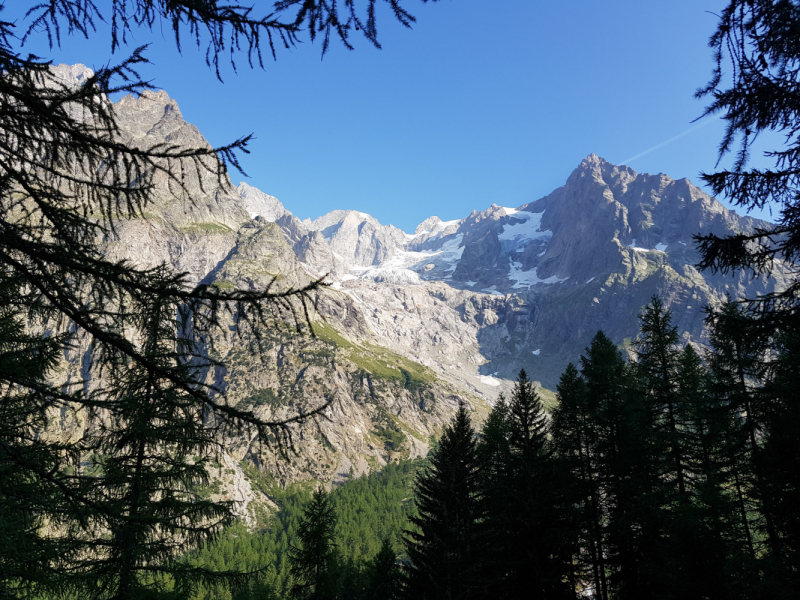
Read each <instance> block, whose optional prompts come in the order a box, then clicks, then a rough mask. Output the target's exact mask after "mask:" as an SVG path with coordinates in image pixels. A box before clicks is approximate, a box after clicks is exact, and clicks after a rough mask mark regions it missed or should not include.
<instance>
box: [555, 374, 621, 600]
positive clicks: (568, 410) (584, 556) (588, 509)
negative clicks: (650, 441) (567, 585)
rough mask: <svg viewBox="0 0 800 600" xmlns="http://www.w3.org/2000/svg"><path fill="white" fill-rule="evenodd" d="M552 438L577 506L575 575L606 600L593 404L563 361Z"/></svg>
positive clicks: (602, 515) (585, 390) (597, 451)
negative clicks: (568, 477)
mask: <svg viewBox="0 0 800 600" xmlns="http://www.w3.org/2000/svg"><path fill="white" fill-rule="evenodd" d="M556 390H557V393H558V406H556V408H555V410H554V411H553V425H552V437H553V444H554V446H555V452H556V456H557V457H558V459H559V463H560V466H561V468H562V469H566V470H567V472H568V473H569V475H570V479H569V480H568V481H569V483H571V484H572V485H571V486H568V489H567V490H566V494H567V497H568V498H569V499H570V500H571V501H572V502H574V503H575V505H576V506H577V507H578V511H577V513H576V514H575V515H574V522H573V527H574V532H575V534H576V535H577V541H576V545H575V547H576V557H575V561H576V579H577V580H579V581H581V582H589V585H588V587H589V589H591V592H592V594H593V595H594V597H596V598H600V599H601V600H607V598H608V582H607V580H606V564H605V544H604V531H603V527H604V513H603V508H604V507H603V501H602V498H603V494H602V488H601V485H600V472H599V469H600V461H599V460H598V459H599V448H598V441H599V440H598V431H597V430H596V422H597V419H598V417H599V415H598V414H597V411H596V405H594V404H590V402H589V394H588V390H587V386H586V382H585V380H584V379H583V378H582V377H581V375H580V373H579V372H578V370H577V369H576V368H575V365H573V364H572V363H570V364H569V365H567V368H566V369H565V371H564V373H562V375H561V378H560V380H559V383H558V386H557V388H556Z"/></svg>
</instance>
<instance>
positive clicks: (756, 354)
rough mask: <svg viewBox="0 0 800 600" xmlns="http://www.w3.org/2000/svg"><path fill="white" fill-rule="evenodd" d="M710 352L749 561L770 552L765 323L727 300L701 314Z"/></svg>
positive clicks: (773, 535)
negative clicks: (763, 385)
mask: <svg viewBox="0 0 800 600" xmlns="http://www.w3.org/2000/svg"><path fill="white" fill-rule="evenodd" d="M706 327H707V329H708V332H709V340H710V343H711V351H710V352H709V353H708V355H707V360H708V365H709V370H710V373H711V377H712V385H713V390H712V393H713V395H714V396H715V398H716V399H717V402H719V403H720V409H721V410H722V411H724V412H725V413H726V415H727V418H726V419H725V422H727V424H728V425H727V434H726V435H725V444H726V447H725V449H726V454H727V462H728V470H729V472H730V473H731V475H732V477H733V488H734V489H735V490H736V496H737V503H738V506H739V513H740V521H741V527H742V530H743V532H744V536H745V538H746V540H747V541H746V544H747V552H748V554H749V555H750V557H751V559H752V560H755V559H756V557H757V556H758V555H761V554H762V553H763V550H764V549H763V547H762V546H763V541H764V540H765V541H766V544H767V546H768V547H769V548H771V549H772V550H773V551H774V549H775V544H776V532H775V527H774V524H773V518H772V515H771V512H770V511H769V510H768V508H767V507H766V506H765V505H764V501H763V500H764V498H763V489H764V458H763V453H762V450H761V443H760V442H759V439H760V438H761V436H762V431H763V430H764V427H765V425H766V424H765V419H766V413H767V408H766V403H765V395H764V394H763V393H762V392H761V382H762V381H763V380H764V377H765V376H766V362H767V361H766V357H767V354H768V352H767V348H768V347H769V346H770V344H771V335H770V333H769V330H768V328H763V327H761V326H760V325H759V324H758V323H757V322H756V320H754V319H753V318H752V317H751V316H750V315H748V314H747V313H746V311H745V310H743V308H742V307H741V306H740V305H738V304H736V303H734V302H732V301H730V300H728V301H727V302H726V303H724V304H723V305H722V307H720V308H719V309H718V310H717V311H712V312H709V314H708V316H707V318H706Z"/></svg>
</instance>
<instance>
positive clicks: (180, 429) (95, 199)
mask: <svg viewBox="0 0 800 600" xmlns="http://www.w3.org/2000/svg"><path fill="white" fill-rule="evenodd" d="M386 3H387V4H388V6H389V7H390V8H391V10H392V12H393V14H394V16H395V17H396V18H397V19H398V20H399V21H400V22H401V23H403V24H405V25H410V23H411V22H413V17H411V15H409V14H408V13H407V12H406V10H405V9H404V8H403V6H402V4H401V2H399V0H386ZM97 4H99V3H94V2H91V1H90V0H52V1H51V2H42V3H33V2H31V4H30V6H31V9H30V11H29V13H28V16H27V17H26V20H25V23H24V25H22V24H20V27H24V29H17V25H16V24H13V23H9V22H0V296H2V300H3V303H2V308H1V309H0V310H1V311H2V312H0V386H1V390H0V394H2V395H0V403H1V404H0V414H1V415H2V416H3V420H2V423H0V472H1V473H2V474H3V477H2V483H0V511H1V512H0V531H2V532H3V533H4V534H5V535H6V537H5V540H7V541H11V542H12V543H3V544H0V565H2V570H0V594H2V595H4V597H11V598H14V597H21V598H25V597H31V596H35V595H37V594H40V593H48V592H52V593H54V594H74V595H75V596H77V597H86V598H92V597H97V598H120V599H122V598H132V597H141V596H142V595H148V596H149V597H152V596H154V595H156V594H159V593H168V592H169V593H170V594H172V595H175V594H177V597H180V596H182V595H185V594H187V593H188V591H189V590H190V589H191V579H192V578H195V579H196V578H200V579H202V578H209V577H216V576H217V575H215V574H213V573H210V572H205V571H203V570H202V569H189V568H188V567H186V566H185V565H180V564H178V563H177V562H175V561H174V560H173V559H174V558H175V555H176V554H177V553H179V552H182V551H183V550H184V549H185V548H187V547H189V546H190V545H191V544H192V543H194V542H196V541H197V540H198V539H200V538H203V537H207V536H210V535H213V534H214V533H215V532H216V531H218V530H219V527H220V526H221V525H223V524H224V523H226V522H228V521H229V520H230V518H231V506H230V505H229V504H227V503H224V502H211V501H209V500H201V499H200V498H199V497H198V496H197V493H196V489H197V488H198V486H200V485H201V484H202V483H203V481H204V480H205V479H206V474H205V468H206V465H207V463H208V462H209V461H210V460H211V459H212V457H213V455H214V453H215V440H217V439H218V435H219V434H220V433H222V432H223V431H224V430H226V429H237V430H239V429H242V428H249V429H251V430H253V431H254V432H255V433H256V434H257V436H258V439H259V440H260V441H261V442H262V443H264V444H269V443H270V441H269V440H270V439H277V442H276V443H277V444H278V445H279V448H280V449H281V450H282V451H285V450H286V449H287V448H290V447H291V445H292V440H291V426H292V425H293V423H295V422H298V421H300V420H302V419H301V417H300V416H299V415H298V416H296V417H294V418H289V419H287V420H282V421H273V422H265V421H263V420H261V419H259V418H258V417H257V416H256V415H255V414H253V413H252V412H250V411H247V410H240V409H237V408H234V407H232V406H230V405H229V404H228V402H227V401H226V399H225V395H224V393H223V391H222V390H221V389H218V388H217V387H215V386H214V385H212V384H209V383H208V379H207V377H206V374H207V373H208V371H209V370H210V369H212V368H215V367H219V366H220V365H218V364H217V363H216V361H215V360H213V359H212V358H211V352H210V351H209V344H211V343H212V342H213V332H214V330H215V329H217V328H218V327H219V326H220V324H221V322H222V320H223V318H224V317H227V316H230V317H232V318H234V319H235V322H236V324H237V330H238V333H239V334H240V335H242V336H249V337H250V338H251V339H253V340H255V341H254V343H255V345H256V346H258V345H259V340H260V337H259V331H260V330H261V329H263V328H264V327H266V326H270V325H269V323H271V322H274V321H275V320H276V318H277V320H279V321H284V322H289V323H292V321H294V323H295V324H297V325H298V326H299V325H300V324H302V323H303V322H304V321H307V320H308V315H307V313H306V312H305V308H306V300H307V299H308V294H309V293H310V292H312V291H313V290H314V289H315V288H316V287H317V286H318V284H317V283H312V284H310V285H309V286H307V287H306V288H304V289H296V290H289V291H285V292H276V291H275V290H274V289H271V288H270V287H268V288H267V289H263V290H246V291H245V290H236V289H233V290H220V289H217V288H213V287H208V286H199V287H195V286H193V285H190V283H189V279H188V276H187V275H186V274H182V273H175V272H173V270H172V269H171V268H169V267H168V266H166V265H163V264H162V265H158V266H155V267H153V268H141V267H137V266H135V265H133V264H131V263H129V262H125V261H112V260H109V259H107V258H106V257H105V256H104V254H103V251H102V248H101V246H100V245H99V244H98V243H99V242H100V241H102V240H113V239H114V238H115V234H116V227H117V226H118V224H119V223H120V222H121V220H123V219H128V218H131V217H132V216H133V217H142V218H144V217H145V214H146V210H147V207H148V205H149V204H150V203H151V201H152V199H153V194H154V191H155V185H156V182H157V181H159V180H160V181H166V186H167V189H168V190H169V192H170V193H172V194H174V195H175V196H181V195H183V194H185V193H186V192H187V187H186V184H185V183H184V182H185V181H186V180H187V179H191V180H200V181H202V180H203V177H204V176H205V177H206V178H207V179H208V175H210V176H211V180H216V181H217V182H218V183H219V184H221V185H227V171H226V170H227V167H228V166H230V165H233V166H234V167H238V164H237V160H236V153H237V152H238V151H245V152H246V151H247V150H246V145H247V142H248V139H249V138H247V137H245V138H242V139H239V140H237V141H235V142H233V143H232V144H230V145H228V146H224V147H220V148H208V147H202V148H183V147H178V146H175V145H171V144H169V143H167V144H158V145H151V146H137V147H129V146H127V145H125V144H123V143H122V141H121V140H122V132H121V131H120V129H119V128H118V126H117V124H116V122H115V115H114V106H113V104H111V103H110V101H109V100H108V98H109V97H111V96H113V95H114V94H119V93H132V94H139V93H141V92H142V91H143V90H145V89H147V88H148V87H149V86H148V84H147V83H146V82H144V81H142V80H141V78H140V77H139V76H138V74H137V72H136V69H137V67H138V66H139V65H141V64H142V63H143V62H145V58H144V48H139V49H137V50H135V51H134V52H133V53H132V55H131V56H130V57H129V58H127V59H124V60H121V61H120V62H119V63H118V64H117V65H114V66H107V67H104V68H101V69H99V70H98V71H97V72H96V73H95V74H94V75H93V76H92V77H90V78H88V80H86V81H84V82H81V84H76V83H75V82H65V81H62V80H60V79H59V78H58V77H57V76H56V75H55V74H54V73H53V71H51V70H50V69H49V67H48V62H47V61H46V60H45V59H40V58H37V57H32V56H26V55H24V54H22V49H23V46H22V41H23V40H25V39H28V38H31V37H32V36H40V35H45V36H47V37H48V38H49V40H50V42H51V45H52V44H58V43H60V41H61V39H62V38H63V36H65V35H74V34H80V35H83V36H90V35H96V33H95V24H97V23H98V22H99V21H101V20H107V22H108V23H109V24H110V26H111V40H110V42H111V48H112V50H118V49H121V48H122V47H124V46H125V45H126V44H127V42H128V40H129V39H131V37H132V35H133V33H134V32H135V31H138V30H141V29H144V30H156V31H157V30H158V29H160V27H161V26H162V24H163V25H166V26H167V27H168V28H171V29H172V31H173V33H174V35H175V40H176V44H177V46H178V49H180V42H181V41H183V40H185V39H187V38H188V39H190V40H192V41H193V42H197V43H198V44H207V54H206V58H207V61H208V63H209V65H210V66H211V67H212V68H214V69H216V71H217V74H219V56H220V54H221V53H223V52H229V51H230V52H231V60H233V57H234V56H244V57H246V59H247V60H248V61H249V63H250V64H251V65H253V64H261V62H262V50H267V49H268V52H269V53H271V54H273V55H274V54H275V53H276V51H277V48H279V47H280V46H292V45H294V44H296V43H298V42H300V41H302V40H303V39H304V38H306V37H308V38H310V39H311V40H314V39H317V38H319V39H320V41H321V46H322V52H323V53H324V52H326V51H327V50H328V49H329V47H330V43H331V41H332V40H334V39H336V38H338V39H340V40H341V41H342V43H343V44H344V45H345V46H346V47H351V36H352V34H353V33H354V32H360V33H359V35H364V36H365V38H366V39H367V40H368V41H369V42H371V43H372V44H374V45H378V41H377V34H376V21H375V7H376V4H377V2H376V0H363V2H351V1H345V2H337V1H336V0H333V1H328V2H317V1H314V0H311V1H305V0H304V1H302V2H301V1H299V0H297V1H295V0H284V1H282V2H278V3H277V4H276V5H275V6H274V7H273V9H272V10H273V12H272V13H270V14H267V15H265V16H260V15H257V14H256V13H255V10H254V9H251V8H247V7H243V6H238V5H233V4H225V3H218V2H217V1H216V0H200V1H196V0H174V1H173V0H170V1H166V0H118V1H115V2H114V3H111V4H110V6H108V7H105V6H104V7H103V10H104V11H105V12H104V13H102V14H101V12H100V9H99V7H98V6H97ZM3 6H4V3H3V2H0V10H2V8H3ZM1 16H2V13H0V17H1ZM79 350H80V351H81V352H83V358H82V366H83V368H82V369H81V372H82V373H83V374H84V377H91V378H92V382H91V385H90V384H89V382H88V381H79V380H77V381H76V380H75V379H74V378H73V379H72V381H70V382H62V381H59V377H60V376H61V374H60V373H59V372H57V371H56V370H55V368H56V367H57V365H58V361H59V355H62V354H65V355H70V354H74V353H75V352H77V351H79ZM84 350H85V352H84ZM322 408H323V407H317V408H316V410H311V411H307V412H306V413H305V415H304V417H303V418H309V417H313V416H314V414H316V413H317V412H318V411H319V410H321V409H322ZM70 420H71V421H72V422H73V423H77V424H81V423H82V424H83V425H81V426H80V427H79V429H80V433H78V434H76V436H73V438H72V439H62V438H61V437H60V436H58V435H55V434H51V433H49V432H48V431H49V430H50V429H51V428H52V427H53V426H54V425H57V424H60V423H62V422H66V423H69V422H70ZM271 435H274V438H272V437H271ZM168 574H169V575H170V576H169V577H166V575H168Z"/></svg>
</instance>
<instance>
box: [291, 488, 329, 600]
mask: <svg viewBox="0 0 800 600" xmlns="http://www.w3.org/2000/svg"><path fill="white" fill-rule="evenodd" d="M335 530H336V512H335V510H334V508H333V505H332V504H331V501H330V496H329V495H328V493H327V492H326V491H325V490H323V489H322V488H321V487H320V488H318V489H317V491H315V492H314V495H313V496H312V498H311V502H310V503H309V504H308V506H307V507H306V509H305V512H304V514H303V518H302V520H301V521H300V524H299V527H298V529H297V538H298V541H299V543H300V545H299V546H298V547H293V548H292V550H291V553H290V554H289V562H290V564H291V572H292V576H293V577H294V578H295V581H296V583H295V585H294V587H293V588H292V595H293V596H295V597H298V598H313V599H315V600H316V599H319V600H323V599H328V598H336V597H337V589H336V584H337V581H336V574H337V573H336V571H337V566H338V565H337V555H336V543H335Z"/></svg>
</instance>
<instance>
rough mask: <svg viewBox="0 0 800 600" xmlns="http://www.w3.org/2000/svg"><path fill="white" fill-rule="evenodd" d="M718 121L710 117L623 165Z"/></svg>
mask: <svg viewBox="0 0 800 600" xmlns="http://www.w3.org/2000/svg"><path fill="white" fill-rule="evenodd" d="M717 120H719V117H709V118H707V119H706V120H705V121H700V122H699V123H697V125H695V126H694V127H689V129H687V130H686V131H684V132H682V133H679V134H678V135H676V136H674V137H671V138H669V139H668V140H666V141H664V142H661V143H660V144H656V145H655V146H653V147H652V148H648V149H647V150H645V151H644V152H640V153H639V154H637V155H636V156H632V157H630V158H626V159H625V160H623V161H622V164H623V165H627V164H629V163H631V162H632V161H634V160H636V159H637V158H641V157H642V156H644V155H645V154H650V153H651V152H654V151H655V150H658V149H659V148H662V147H664V146H666V145H667V144H671V143H672V142H674V141H675V140H677V139H679V138H682V137H683V136H685V135H687V134H689V133H692V132H693V131H694V130H695V129H700V128H701V127H704V126H705V125H708V124H709V123H712V122H714V121H717Z"/></svg>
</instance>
